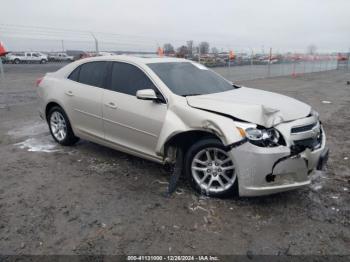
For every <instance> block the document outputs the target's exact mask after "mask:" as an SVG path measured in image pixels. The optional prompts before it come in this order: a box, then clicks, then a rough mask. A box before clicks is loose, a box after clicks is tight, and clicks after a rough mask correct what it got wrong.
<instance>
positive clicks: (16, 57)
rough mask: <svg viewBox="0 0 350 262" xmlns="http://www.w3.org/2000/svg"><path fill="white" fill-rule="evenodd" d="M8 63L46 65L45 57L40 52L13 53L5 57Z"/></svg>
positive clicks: (46, 59)
mask: <svg viewBox="0 0 350 262" xmlns="http://www.w3.org/2000/svg"><path fill="white" fill-rule="evenodd" d="M6 58H7V60H8V62H9V63H13V64H20V63H40V64H46V63H47V62H48V57H47V55H44V54H42V53H40V52H13V53H9V54H7V56H6Z"/></svg>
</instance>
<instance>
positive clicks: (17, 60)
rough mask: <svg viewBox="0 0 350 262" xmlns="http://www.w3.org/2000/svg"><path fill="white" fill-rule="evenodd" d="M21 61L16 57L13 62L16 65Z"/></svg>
mask: <svg viewBox="0 0 350 262" xmlns="http://www.w3.org/2000/svg"><path fill="white" fill-rule="evenodd" d="M20 62H21V61H20V60H19V59H18V58H16V59H15V60H13V63H14V64H16V65H18V64H19V63H20Z"/></svg>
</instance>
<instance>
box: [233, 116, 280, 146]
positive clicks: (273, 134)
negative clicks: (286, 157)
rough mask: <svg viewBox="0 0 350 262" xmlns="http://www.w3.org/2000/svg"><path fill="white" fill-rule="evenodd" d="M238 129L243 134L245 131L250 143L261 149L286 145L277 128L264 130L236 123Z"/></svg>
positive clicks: (251, 125) (252, 125) (255, 126)
mask: <svg viewBox="0 0 350 262" xmlns="http://www.w3.org/2000/svg"><path fill="white" fill-rule="evenodd" d="M235 123H236V125H237V128H238V129H239V131H240V133H241V134H242V133H243V132H242V130H244V133H245V136H246V137H247V138H248V140H249V142H250V143H252V144H254V145H256V146H260V147H275V146H279V145H283V144H285V142H284V139H283V137H282V135H281V134H280V132H278V130H277V129H275V128H263V127H260V126H257V125H255V124H248V123H240V122H235Z"/></svg>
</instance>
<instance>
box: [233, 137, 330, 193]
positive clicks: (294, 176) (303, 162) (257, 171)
mask: <svg viewBox="0 0 350 262" xmlns="http://www.w3.org/2000/svg"><path fill="white" fill-rule="evenodd" d="M291 152H292V150H291V147H290V146H278V147H270V148H268V147H258V146H255V145H252V144H251V143H249V142H247V143H245V144H243V145H240V146H237V147H235V148H233V149H232V150H230V151H229V154H231V158H232V159H233V161H234V163H235V166H236V172H237V178H238V188H239V195H240V196H261V195H268V194H273V193H278V192H283V191H287V190H292V189H296V188H299V187H302V186H305V185H308V184H310V183H311V175H312V173H313V172H314V170H315V169H316V168H323V166H324V165H325V164H326V162H327V159H328V149H327V148H326V136H325V134H324V131H323V136H322V141H321V143H320V146H319V147H318V148H317V149H313V150H311V149H309V148H306V149H305V150H304V151H302V152H300V153H298V154H294V155H293V154H291Z"/></svg>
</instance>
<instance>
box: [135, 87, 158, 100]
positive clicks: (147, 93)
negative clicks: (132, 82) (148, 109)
mask: <svg viewBox="0 0 350 262" xmlns="http://www.w3.org/2000/svg"><path fill="white" fill-rule="evenodd" d="M136 97H137V98H138V99H142V100H154V101H156V100H158V97H157V95H156V92H154V90H153V89H142V90H138V91H137V92H136Z"/></svg>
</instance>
